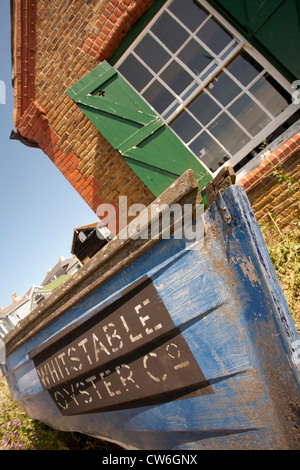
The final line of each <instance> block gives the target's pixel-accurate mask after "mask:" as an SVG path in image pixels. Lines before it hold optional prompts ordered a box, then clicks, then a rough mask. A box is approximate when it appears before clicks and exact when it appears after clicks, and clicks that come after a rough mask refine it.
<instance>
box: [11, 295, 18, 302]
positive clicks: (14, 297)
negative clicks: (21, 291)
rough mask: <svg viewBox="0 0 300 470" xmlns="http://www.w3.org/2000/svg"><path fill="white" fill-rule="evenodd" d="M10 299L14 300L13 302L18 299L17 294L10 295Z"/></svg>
mask: <svg viewBox="0 0 300 470" xmlns="http://www.w3.org/2000/svg"><path fill="white" fill-rule="evenodd" d="M12 298H13V299H14V301H15V300H18V299H20V297H19V296H18V294H13V295H12Z"/></svg>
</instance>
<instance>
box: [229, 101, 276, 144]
mask: <svg viewBox="0 0 300 470" xmlns="http://www.w3.org/2000/svg"><path fill="white" fill-rule="evenodd" d="M229 112H230V113H231V114H233V116H234V117H235V118H237V120H238V121H239V122H240V123H241V124H242V125H243V126H244V127H245V128H246V129H247V130H248V131H249V132H250V134H252V135H253V136H254V135H256V134H258V133H259V132H260V131H261V130H262V129H263V128H264V127H265V126H266V125H267V124H268V123H269V122H270V121H271V119H270V118H269V116H267V114H266V113H264V111H263V110H262V109H261V108H260V107H259V106H258V105H257V104H256V103H254V101H252V100H251V99H250V97H249V96H248V95H243V96H241V98H239V99H238V100H237V101H236V102H235V103H233V104H232V105H231V106H230V108H229Z"/></svg>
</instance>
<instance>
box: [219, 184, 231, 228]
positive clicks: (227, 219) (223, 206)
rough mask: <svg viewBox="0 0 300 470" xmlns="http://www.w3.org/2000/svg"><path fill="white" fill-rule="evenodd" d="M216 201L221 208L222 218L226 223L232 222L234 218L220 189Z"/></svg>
mask: <svg viewBox="0 0 300 470" xmlns="http://www.w3.org/2000/svg"><path fill="white" fill-rule="evenodd" d="M216 201H217V204H218V206H219V208H220V210H221V214H222V219H223V220H224V222H225V223H226V224H230V222H231V221H232V218H231V215H230V212H229V210H228V207H227V206H226V203H225V201H224V199H223V196H222V194H221V193H220V191H219V192H218V193H217V195H216Z"/></svg>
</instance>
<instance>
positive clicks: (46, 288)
mask: <svg viewBox="0 0 300 470" xmlns="http://www.w3.org/2000/svg"><path fill="white" fill-rule="evenodd" d="M70 277H72V276H71V274H62V275H61V276H59V277H58V278H57V279H55V280H54V281H52V282H50V283H49V284H47V285H45V286H44V287H42V288H41V289H39V290H38V291H37V292H44V291H53V290H54V289H56V288H57V287H58V286H60V285H61V284H64V283H65V282H66V281H67V280H68V279H69V278H70Z"/></svg>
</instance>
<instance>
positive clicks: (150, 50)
mask: <svg viewBox="0 0 300 470" xmlns="http://www.w3.org/2000/svg"><path fill="white" fill-rule="evenodd" d="M135 52H136V53H137V54H138V55H139V56H140V57H141V59H143V61H144V62H145V63H146V64H147V65H149V66H150V67H151V69H152V70H154V72H156V73H157V72H159V71H160V69H161V68H162V67H163V66H164V65H165V64H166V62H168V60H170V58H171V56H170V55H169V54H168V53H167V52H166V51H165V50H164V49H163V48H162V47H161V46H160V45H159V44H158V42H157V41H155V39H154V38H152V36H150V34H146V36H145V37H144V38H143V39H142V40H141V42H140V43H139V44H138V45H137V46H136V48H135Z"/></svg>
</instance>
